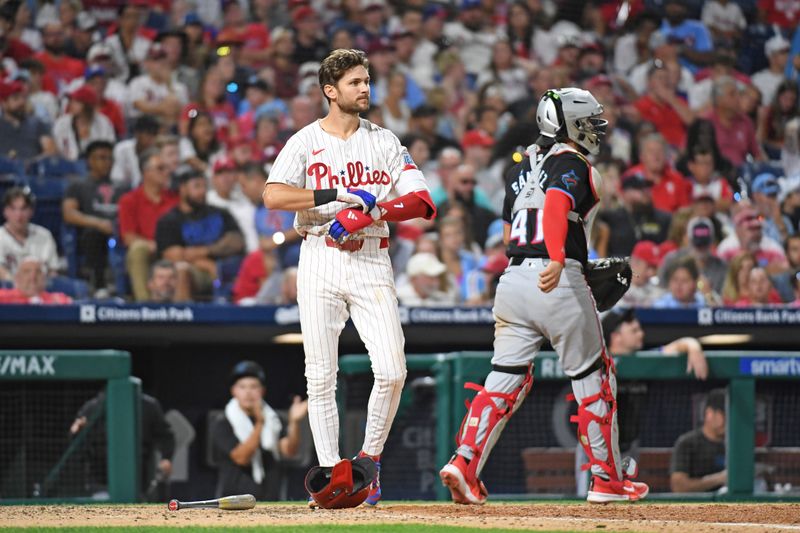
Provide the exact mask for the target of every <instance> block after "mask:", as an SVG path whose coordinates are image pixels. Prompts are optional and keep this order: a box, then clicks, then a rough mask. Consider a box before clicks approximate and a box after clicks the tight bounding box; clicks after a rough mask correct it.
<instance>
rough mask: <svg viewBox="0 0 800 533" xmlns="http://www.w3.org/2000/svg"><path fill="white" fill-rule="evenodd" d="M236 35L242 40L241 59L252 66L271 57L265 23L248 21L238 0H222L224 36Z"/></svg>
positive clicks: (260, 65)
mask: <svg viewBox="0 0 800 533" xmlns="http://www.w3.org/2000/svg"><path fill="white" fill-rule="evenodd" d="M223 35H225V36H230V37H235V38H237V40H240V41H241V42H242V50H241V52H240V54H239V61H240V62H241V63H242V64H244V65H246V66H248V67H251V68H254V69H258V68H260V67H263V66H264V65H266V63H267V60H268V59H269V58H270V55H271V51H270V49H269V30H267V26H266V25H264V24H258V23H255V22H253V23H248V22H247V20H246V18H245V13H244V11H243V10H242V6H241V4H240V3H239V1H238V0H222V31H221V32H220V37H219V39H220V40H226V39H225V38H223V37H222V36H223Z"/></svg>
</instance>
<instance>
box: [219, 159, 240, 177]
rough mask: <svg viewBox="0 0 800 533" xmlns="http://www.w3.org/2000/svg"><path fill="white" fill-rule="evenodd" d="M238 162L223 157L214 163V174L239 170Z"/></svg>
mask: <svg viewBox="0 0 800 533" xmlns="http://www.w3.org/2000/svg"><path fill="white" fill-rule="evenodd" d="M237 168H238V167H237V166H236V162H235V161H234V160H233V159H231V158H230V157H221V158H220V159H217V160H216V161H214V174H216V173H217V172H225V171H226V170H237Z"/></svg>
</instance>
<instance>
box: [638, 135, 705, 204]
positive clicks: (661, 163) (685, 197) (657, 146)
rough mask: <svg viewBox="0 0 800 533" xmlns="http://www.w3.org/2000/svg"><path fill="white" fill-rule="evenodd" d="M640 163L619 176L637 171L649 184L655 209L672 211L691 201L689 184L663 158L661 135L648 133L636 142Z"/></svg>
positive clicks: (662, 138) (663, 141)
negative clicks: (638, 144)
mask: <svg viewBox="0 0 800 533" xmlns="http://www.w3.org/2000/svg"><path fill="white" fill-rule="evenodd" d="M639 160H640V161H641V163H640V164H638V165H635V166H633V167H631V168H629V169H628V170H626V171H625V174H623V179H624V178H625V177H627V176H630V175H634V174H641V175H642V176H644V177H645V179H647V180H648V181H650V182H651V183H652V184H653V191H652V196H653V205H654V206H655V208H656V209H660V210H662V211H666V212H668V213H674V212H675V211H677V210H678V209H680V208H681V207H685V206H687V205H689V204H690V203H691V201H692V184H691V182H689V180H687V179H686V178H684V177H683V175H681V173H680V172H678V171H677V170H675V169H674V168H673V167H672V165H671V164H670V163H669V161H668V159H667V145H666V142H665V139H664V137H663V136H662V135H660V134H658V133H652V134H649V135H647V136H646V137H645V138H644V139H642V141H641V144H640V146H639Z"/></svg>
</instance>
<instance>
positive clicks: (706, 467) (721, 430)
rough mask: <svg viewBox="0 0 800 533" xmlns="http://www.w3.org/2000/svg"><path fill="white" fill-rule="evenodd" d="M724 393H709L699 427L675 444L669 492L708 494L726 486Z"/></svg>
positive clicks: (716, 391)
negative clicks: (670, 490)
mask: <svg viewBox="0 0 800 533" xmlns="http://www.w3.org/2000/svg"><path fill="white" fill-rule="evenodd" d="M726 396H727V393H726V392H725V389H714V390H712V391H711V392H709V393H708V395H707V396H706V399H705V406H704V409H703V422H702V426H701V427H700V428H698V429H694V430H692V431H689V432H688V433H684V434H683V435H681V436H680V437H678V440H677V441H675V446H674V447H673V449H672V460H671V461H670V468H669V470H670V480H669V483H670V488H671V489H672V492H710V491H714V490H716V489H718V488H720V487H722V486H725V485H727V484H728V470H727V468H726V460H725V427H726V421H725V404H726Z"/></svg>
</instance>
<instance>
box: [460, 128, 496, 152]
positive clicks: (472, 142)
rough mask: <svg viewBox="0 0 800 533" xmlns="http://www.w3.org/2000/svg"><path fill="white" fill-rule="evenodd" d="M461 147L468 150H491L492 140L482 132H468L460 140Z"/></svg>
mask: <svg viewBox="0 0 800 533" xmlns="http://www.w3.org/2000/svg"><path fill="white" fill-rule="evenodd" d="M461 146H462V147H463V148H464V149H467V148H470V147H471V146H483V147H484V148H491V147H492V146H494V139H493V138H492V136H491V135H489V134H488V133H486V132H485V131H483V130H469V131H468V132H466V133H465V134H464V137H463V138H462V139H461Z"/></svg>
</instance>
